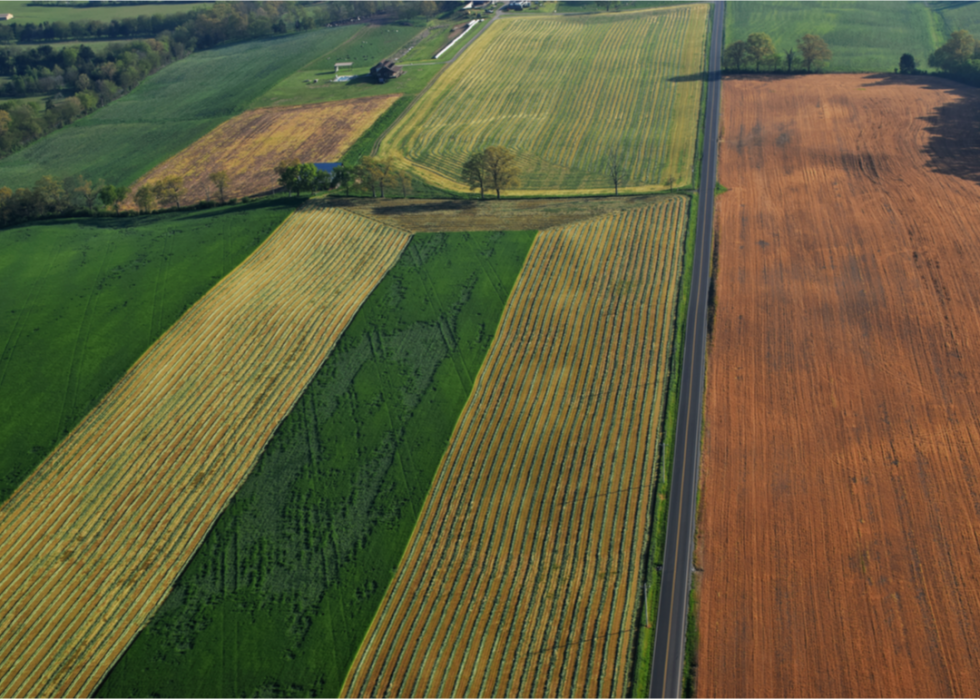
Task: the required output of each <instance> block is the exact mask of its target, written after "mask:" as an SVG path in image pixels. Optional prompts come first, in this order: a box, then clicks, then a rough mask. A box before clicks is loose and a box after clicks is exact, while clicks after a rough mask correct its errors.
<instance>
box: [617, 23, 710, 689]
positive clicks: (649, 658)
mask: <svg viewBox="0 0 980 699" xmlns="http://www.w3.org/2000/svg"><path fill="white" fill-rule="evenodd" d="M713 15H714V13H713V11H712V12H711V13H710V15H709V19H708V27H709V30H708V36H709V37H710V36H711V30H710V27H711V21H712V20H713ZM710 51H711V42H710V39H709V41H706V42H705V48H704V65H705V66H706V65H707V63H708V55H709V53H710ZM707 96H708V83H707V81H702V86H701V110H700V114H699V116H698V132H697V134H698V135H697V146H696V149H697V150H696V154H695V159H694V171H693V174H692V176H691V181H692V183H693V189H692V191H691V199H690V205H689V208H688V224H687V225H688V229H687V238H686V239H685V241H684V269H683V272H682V274H681V281H680V285H679V286H678V292H677V293H678V300H677V310H676V316H675V321H674V323H675V327H676V331H675V335H674V349H673V356H672V358H671V374H670V385H669V387H668V389H667V407H666V410H665V411H664V433H663V434H664V448H663V451H662V456H661V461H660V464H659V465H658V472H659V477H658V479H657V491H656V493H655V495H654V504H653V508H654V509H653V527H652V532H651V537H650V541H649V544H648V553H647V567H648V575H649V580H648V583H647V586H646V588H645V595H646V597H645V599H643V600H641V601H640V604H641V613H643V616H642V622H641V623H640V624H638V625H637V626H638V628H639V632H638V634H637V641H636V649H637V650H636V655H635V661H634V662H635V665H636V669H635V671H634V675H633V676H634V682H633V688H632V696H634V697H646V696H647V690H648V687H649V685H650V672H651V670H652V667H653V643H654V637H655V633H656V628H657V611H658V606H659V603H660V583H661V573H662V567H663V556H664V544H665V541H666V537H667V512H668V510H669V505H670V482H671V474H672V471H673V466H674V442H675V440H676V438H677V411H678V409H679V405H680V381H681V373H682V364H683V361H684V342H685V337H686V334H685V333H686V331H687V312H688V306H689V305H690V300H691V284H692V281H693V276H694V247H695V242H696V238H697V235H696V234H697V223H698V200H699V194H698V192H697V187H698V185H699V184H700V182H701V169H702V166H703V164H704V163H703V159H704V124H705V117H706V114H707V112H706V108H707V104H706V102H707ZM647 604H648V605H649V607H650V608H649V613H646V610H645V609H644V605H647ZM648 619H649V621H647V620H648Z"/></svg>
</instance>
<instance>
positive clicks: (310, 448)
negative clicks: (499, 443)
mask: <svg viewBox="0 0 980 699" xmlns="http://www.w3.org/2000/svg"><path fill="white" fill-rule="evenodd" d="M533 238H534V233H533V232H530V231H526V232H516V233H485V232H484V233H456V234H419V235H416V236H415V237H414V238H413V240H412V241H411V242H410V243H409V246H408V248H406V250H405V252H404V253H403V255H402V257H401V259H400V261H399V262H398V263H397V264H396V266H395V267H394V268H393V269H392V270H391V271H390V272H389V273H388V275H387V276H386V277H385V278H384V280H383V281H382V282H381V283H380V284H379V285H378V287H377V288H376V289H375V290H374V292H373V293H372V294H371V296H370V297H369V298H368V300H367V301H366V302H365V303H364V305H363V306H362V307H361V309H360V310H359V312H358V314H357V315H356V316H355V318H354V319H353V321H352V322H351V324H350V326H349V327H348V329H347V331H346V332H345V333H344V335H343V337H342V338H341V339H340V341H339V342H338V343H337V345H336V348H335V349H334V351H333V352H332V353H331V354H330V355H329V356H328V358H327V360H326V361H325V362H324V364H323V366H322V367H321V368H320V370H319V372H318V373H317V375H316V377H315V378H314V379H313V381H312V382H311V383H310V385H309V387H308V388H307V390H306V392H305V393H304V394H303V397H302V398H301V399H300V400H299V401H298V402H297V404H296V406H295V408H294V409H293V411H292V412H291V413H290V415H289V416H288V417H287V418H286V419H285V420H284V421H283V422H282V424H281V425H280V427H279V429H278V430H277V432H276V434H275V435H274V436H273V438H272V440H271V441H270V442H269V444H268V446H267V448H266V450H265V452H264V454H263V456H262V457H261V458H260V460H259V463H258V464H257V465H256V467H255V469H254V471H253V472H252V474H251V475H250V476H249V478H248V480H247V481H246V482H245V483H244V484H243V486H242V488H241V489H240V490H239V492H238V493H237V494H236V495H235V497H234V499H233V500H232V502H231V504H230V505H229V506H228V508H227V509H226V510H225V512H224V513H223V514H222V515H221V517H220V518H219V520H218V521H217V523H216V524H215V526H214V528H213V529H212V531H211V532H210V533H209V534H208V536H207V538H206V539H205V541H204V543H203V544H202V546H201V548H200V550H199V551H198V553H197V554H196V555H195V557H194V559H193V560H192V561H191V563H190V564H189V565H188V567H187V568H186V570H185V571H184V573H183V574H182V575H181V577H180V578H179V579H178V581H177V583H176V584H175V586H174V589H173V591H172V593H171V595H170V596H169V598H168V599H167V601H166V602H165V603H164V604H163V606H162V607H161V608H160V609H159V611H158V612H157V614H156V615H155V617H154V618H153V619H152V620H151V622H150V623H149V624H148V626H147V627H146V628H145V629H144V631H143V632H142V633H141V634H140V636H138V637H137V639H136V640H135V641H134V643H133V644H132V645H131V646H130V648H129V649H128V650H127V652H126V653H125V654H124V655H123V657H122V658H121V659H120V661H119V663H118V664H117V665H116V666H115V667H114V668H113V670H112V671H111V672H110V673H109V674H108V675H107V677H106V680H105V681H104V683H103V684H102V685H101V687H100V688H99V690H98V691H97V695H98V696H151V695H153V694H154V693H157V694H161V695H164V696H233V695H234V696H238V695H259V696H281V695H293V696H300V695H314V696H337V695H338V692H339V691H340V689H341V685H342V683H343V680H344V676H345V674H346V671H347V667H348V665H349V663H350V661H351V660H352V658H353V657H354V654H355V653H356V652H357V649H358V647H359V645H360V643H361V639H362V638H363V636H364V633H365V632H366V630H367V628H368V626H369V625H370V623H371V621H372V619H373V617H374V614H375V610H376V608H377V605H378V603H379V602H380V600H381V598H382V596H383V595H384V593H385V590H386V589H387V586H388V581H389V580H390V578H391V575H392V573H393V572H394V570H395V569H396V567H397V566H398V564H399V561H400V559H401V556H402V552H403V550H404V547H405V544H406V542H407V541H408V537H409V535H410V534H411V532H412V530H413V528H414V526H415V521H416V518H417V516H418V513H419V511H420V510H421V507H422V504H423V502H424V501H425V498H426V494H427V492H428V489H429V483H430V481H431V479H432V476H433V474H434V472H435V469H436V467H437V466H438V464H439V462H440V459H441V457H442V454H443V451H444V450H445V447H446V444H447V443H448V440H449V437H450V434H451V433H452V430H453V427H454V425H455V422H456V419H457V416H458V414H459V412H460V410H461V409H462V407H463V405H464V403H465V401H466V399H467V396H468V395H469V392H470V389H471V388H472V377H475V376H476V374H477V372H478V371H479V368H480V366H481V363H482V361H483V357H484V354H485V353H486V350H487V347H488V346H489V344H490V341H491V339H492V338H493V335H494V332H495V329H496V326H497V322H498V320H499V318H500V314H501V313H502V311H503V306H504V303H505V302H506V299H507V298H508V294H509V292H510V287H511V286H512V284H513V283H514V280H515V279H516V277H517V274H518V272H519V270H520V268H521V265H522V263H523V260H524V257H525V255H526V254H527V251H528V248H529V247H530V244H531V242H532V240H533Z"/></svg>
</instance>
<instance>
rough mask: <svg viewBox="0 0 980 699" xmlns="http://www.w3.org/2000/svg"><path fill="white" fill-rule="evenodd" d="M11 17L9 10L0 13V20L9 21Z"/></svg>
mask: <svg viewBox="0 0 980 699" xmlns="http://www.w3.org/2000/svg"><path fill="white" fill-rule="evenodd" d="M13 18H14V16H13V15H12V14H10V13H9V12H5V13H3V14H0V20H6V21H8V22H9V21H10V20H12V19H13Z"/></svg>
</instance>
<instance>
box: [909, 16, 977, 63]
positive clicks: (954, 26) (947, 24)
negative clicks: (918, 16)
mask: <svg viewBox="0 0 980 699" xmlns="http://www.w3.org/2000/svg"><path fill="white" fill-rule="evenodd" d="M929 7H930V8H931V9H932V11H933V12H935V13H936V14H937V15H938V16H939V20H940V26H941V28H942V31H943V33H944V34H946V35H947V36H948V35H949V34H952V33H953V32H955V31H958V30H960V29H965V30H967V31H968V32H970V34H972V35H973V36H974V37H975V38H980V2H955V1H948V2H930V3H929ZM923 63H924V61H923Z"/></svg>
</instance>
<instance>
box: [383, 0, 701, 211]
mask: <svg viewBox="0 0 980 699" xmlns="http://www.w3.org/2000/svg"><path fill="white" fill-rule="evenodd" d="M706 18H707V11H706V6H705V5H704V4H700V5H687V6H681V7H677V8H667V9H662V10H647V11H636V12H617V13H604V14H598V15H588V16H581V17H580V16H561V15H541V14H538V15H534V14H531V15H527V14H523V13H520V12H511V13H508V14H507V15H506V16H505V17H502V18H499V19H497V20H496V21H495V22H494V23H493V24H492V25H491V26H489V27H488V28H486V30H485V31H484V32H483V33H482V34H481V35H480V36H479V37H478V38H477V39H476V41H475V42H474V43H473V45H472V46H470V48H469V49H467V50H466V51H465V52H464V53H463V54H461V55H460V56H459V58H458V59H457V60H456V61H455V62H454V63H452V64H451V65H450V66H448V67H447V68H446V69H445V71H444V72H443V73H442V74H440V75H439V77H438V78H437V80H436V81H435V83H434V84H433V85H432V86H431V87H430V88H429V89H428V90H427V91H426V92H425V93H424V94H423V95H421V96H420V97H419V99H418V101H416V102H415V104H414V105H413V106H412V107H411V108H410V109H409V111H408V112H407V113H406V114H405V116H404V117H403V118H402V119H401V120H399V121H398V122H397V123H396V124H395V125H394V127H393V128H392V130H391V131H390V132H389V133H388V134H387V135H386V136H385V138H384V139H383V140H382V142H381V145H380V149H379V154H380V155H382V156H392V157H394V158H395V159H396V161H397V162H399V163H401V165H402V166H403V167H405V168H406V169H409V170H412V171H415V172H416V173H417V174H418V175H419V176H420V177H421V178H422V179H424V180H425V181H427V182H429V183H430V184H432V185H434V186H436V187H440V188H442V189H445V190H449V191H456V192H460V193H469V192H470V189H469V187H468V186H467V185H465V184H464V183H463V182H462V181H461V175H460V173H461V170H462V166H463V163H464V162H465V161H466V159H467V158H469V157H470V155H471V154H473V153H475V152H477V151H478V150H481V149H483V148H486V147H487V146H490V145H499V146H504V147H507V148H509V149H511V150H512V151H513V152H514V153H515V154H516V156H517V163H518V167H519V169H520V178H521V186H520V187H519V188H516V191H517V192H519V193H520V194H523V195H530V196H533V195H555V194H570V193H572V192H575V193H578V194H586V193H590V194H596V193H603V194H604V193H607V192H608V193H611V192H612V189H613V185H612V184H611V182H610V180H609V176H608V159H609V157H610V154H611V153H613V152H615V151H617V150H618V151H619V152H620V154H621V159H622V168H623V171H624V173H625V175H624V177H623V178H622V181H621V183H620V191H621V192H626V193H634V194H635V193H646V192H651V191H658V190H663V189H668V188H671V187H683V186H687V185H689V184H690V178H691V169H692V166H693V158H694V143H695V136H696V128H697V119H698V113H699V109H700V101H701V72H702V70H703V65H704V45H705V40H706V37H705V31H706V28H707V22H706ZM512 191H514V190H512Z"/></svg>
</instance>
